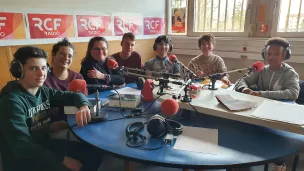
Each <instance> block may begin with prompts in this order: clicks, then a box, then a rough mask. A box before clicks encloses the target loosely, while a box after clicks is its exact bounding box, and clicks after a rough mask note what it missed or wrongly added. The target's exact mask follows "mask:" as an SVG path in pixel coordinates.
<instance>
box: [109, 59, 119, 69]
mask: <svg viewBox="0 0 304 171" xmlns="http://www.w3.org/2000/svg"><path fill="white" fill-rule="evenodd" d="M107 66H108V68H109V69H115V68H117V67H118V63H117V62H116V61H115V60H114V59H111V58H108V61H107Z"/></svg>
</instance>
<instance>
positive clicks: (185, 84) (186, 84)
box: [172, 79, 192, 102]
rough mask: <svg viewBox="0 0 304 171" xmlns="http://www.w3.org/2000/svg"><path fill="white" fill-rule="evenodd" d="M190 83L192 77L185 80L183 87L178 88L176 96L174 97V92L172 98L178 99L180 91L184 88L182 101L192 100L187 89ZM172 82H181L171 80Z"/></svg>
mask: <svg viewBox="0 0 304 171" xmlns="http://www.w3.org/2000/svg"><path fill="white" fill-rule="evenodd" d="M191 83H192V79H189V80H188V81H187V82H185V83H184V84H182V85H183V87H182V88H181V89H179V91H178V92H177V93H176V94H178V97H176V95H175V94H174V95H173V96H172V98H173V99H179V98H180V97H181V96H180V92H181V91H183V90H184V92H185V94H184V96H183V98H182V100H181V101H182V102H191V101H192V98H191V96H189V95H188V91H189V90H188V89H189V85H190V84H191ZM173 84H178V85H180V84H181V83H180V82H173Z"/></svg>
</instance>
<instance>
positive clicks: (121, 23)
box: [114, 16, 142, 36]
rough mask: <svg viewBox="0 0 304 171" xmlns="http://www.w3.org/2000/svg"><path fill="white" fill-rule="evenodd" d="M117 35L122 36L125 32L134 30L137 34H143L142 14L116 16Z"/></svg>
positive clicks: (115, 27) (115, 28) (115, 30)
mask: <svg viewBox="0 0 304 171" xmlns="http://www.w3.org/2000/svg"><path fill="white" fill-rule="evenodd" d="M114 32H115V36H122V35H123V34H124V33H127V32H132V33H134V34H135V35H140V34H142V17H141V16H114Z"/></svg>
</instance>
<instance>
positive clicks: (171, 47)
mask: <svg viewBox="0 0 304 171" xmlns="http://www.w3.org/2000/svg"><path fill="white" fill-rule="evenodd" d="M172 50H173V45H172V44H170V48H169V51H170V52H172Z"/></svg>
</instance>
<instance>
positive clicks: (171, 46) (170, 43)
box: [153, 35, 173, 52]
mask: <svg viewBox="0 0 304 171" xmlns="http://www.w3.org/2000/svg"><path fill="white" fill-rule="evenodd" d="M163 37H167V39H168V40H169V52H172V49H173V45H172V40H171V38H170V37H168V36H165V35H163V36H158V37H157V38H156V39H155V42H154V45H153V50H154V51H156V44H157V43H156V42H161V41H162V40H163ZM159 40H160V41H159Z"/></svg>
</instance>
